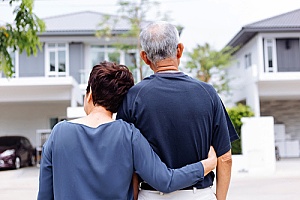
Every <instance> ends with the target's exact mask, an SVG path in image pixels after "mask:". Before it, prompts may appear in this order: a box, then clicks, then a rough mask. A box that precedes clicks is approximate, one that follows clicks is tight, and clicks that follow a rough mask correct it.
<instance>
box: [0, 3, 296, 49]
mask: <svg viewBox="0 0 300 200" xmlns="http://www.w3.org/2000/svg"><path fill="white" fill-rule="evenodd" d="M133 1H139V0H133ZM157 1H158V2H160V4H159V6H155V7H153V9H151V10H150V13H149V15H148V19H149V20H155V14H154V13H155V11H158V10H159V11H160V12H161V13H167V14H168V16H169V18H170V22H172V23H174V24H176V25H181V26H183V27H184V29H183V32H182V35H181V42H182V43H183V44H184V45H185V48H186V50H188V51H190V50H192V49H193V48H194V47H196V45H197V44H200V45H203V44H204V43H209V44H210V45H211V46H212V47H213V48H214V49H216V50H220V49H221V48H223V47H224V46H225V45H226V44H227V43H228V42H229V41H230V40H231V39H232V38H233V37H234V36H235V35H236V34H237V33H238V32H239V31H240V30H241V28H242V27H243V26H245V25H247V24H251V23H254V22H257V21H260V20H263V19H267V18H269V17H273V16H276V15H279V14H283V13H286V12H289V11H293V10H296V9H300V1H299V0H157ZM14 5H16V3H14V4H13V6H9V1H8V0H4V1H2V0H1V1H0V23H3V22H12V21H13V14H12V12H13V9H14ZM117 9H118V7H117V0H84V1H83V0H35V3H34V10H33V11H34V13H35V14H36V15H37V16H38V17H40V18H45V17H50V16H55V15H61V14H68V13H72V12H80V11H96V12H101V13H107V14H116V13H117Z"/></svg>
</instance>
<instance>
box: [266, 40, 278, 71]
mask: <svg viewBox="0 0 300 200" xmlns="http://www.w3.org/2000/svg"><path fill="white" fill-rule="evenodd" d="M275 55H276V44H275V40H274V39H265V40H264V56H265V58H264V60H265V72H276V71H277V61H276V56H275Z"/></svg>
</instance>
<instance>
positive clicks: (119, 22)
mask: <svg viewBox="0 0 300 200" xmlns="http://www.w3.org/2000/svg"><path fill="white" fill-rule="evenodd" d="M106 16H108V15H107V14H103V13H98V12H91V11H84V12H77V13H71V14H65V15H58V16H53V17H48V18H43V21H44V22H45V24H46V31H45V32H43V33H42V35H90V34H95V31H96V30H97V29H99V27H98V25H99V23H100V22H102V21H103V20H104V19H105V17H106ZM109 16H111V18H110V19H109V20H108V22H107V23H108V25H110V26H113V30H112V32H113V34H117V33H120V32H124V31H127V30H129V29H130V23H129V22H128V21H127V20H124V19H121V18H119V17H118V16H114V15H109Z"/></svg>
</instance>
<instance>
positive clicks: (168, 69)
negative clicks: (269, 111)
mask: <svg viewBox="0 0 300 200" xmlns="http://www.w3.org/2000/svg"><path fill="white" fill-rule="evenodd" d="M178 71H179V70H178V68H177V67H175V66H163V67H157V69H156V71H155V73H163V72H165V73H166V72H178Z"/></svg>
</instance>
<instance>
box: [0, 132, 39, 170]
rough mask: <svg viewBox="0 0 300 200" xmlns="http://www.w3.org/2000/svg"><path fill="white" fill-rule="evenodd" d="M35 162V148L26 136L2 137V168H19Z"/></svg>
mask: <svg viewBox="0 0 300 200" xmlns="http://www.w3.org/2000/svg"><path fill="white" fill-rule="evenodd" d="M34 164H35V149H34V148H33V146H32V145H31V143H30V141H29V140H28V139H27V138H26V137H23V136H2V137H0V168H14V169H18V168H20V167H23V166H32V165H34Z"/></svg>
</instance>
